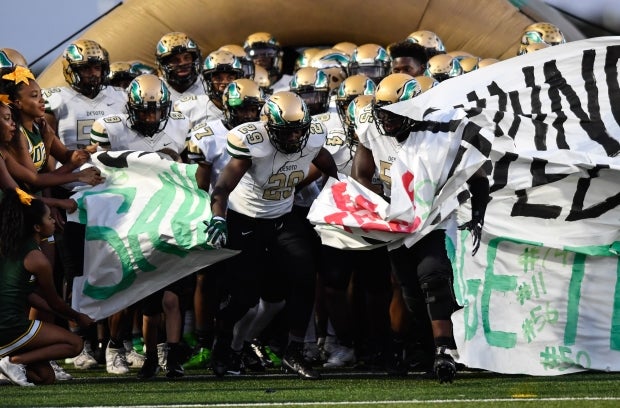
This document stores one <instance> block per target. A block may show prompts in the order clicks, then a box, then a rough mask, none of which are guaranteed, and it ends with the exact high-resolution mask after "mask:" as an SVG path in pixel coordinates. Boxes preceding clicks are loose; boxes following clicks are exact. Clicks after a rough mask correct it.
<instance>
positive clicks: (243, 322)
mask: <svg viewBox="0 0 620 408" xmlns="http://www.w3.org/2000/svg"><path fill="white" fill-rule="evenodd" d="M257 310H258V305H256V306H254V307H253V308H251V309H249V310H248V311H247V312H246V313H245V315H244V316H243V317H242V318H241V319H239V321H238V322H237V323H235V327H234V328H233V338H232V341H231V342H230V347H231V348H232V349H233V350H234V351H240V350H242V349H243V341H244V340H245V339H246V337H247V335H248V331H249V330H250V328H251V326H252V322H253V321H254V318H255V317H256V312H257Z"/></svg>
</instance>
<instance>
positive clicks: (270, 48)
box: [243, 32, 284, 83]
mask: <svg viewBox="0 0 620 408" xmlns="http://www.w3.org/2000/svg"><path fill="white" fill-rule="evenodd" d="M243 49H244V50H245V53H246V54H247V56H248V57H249V58H250V59H251V60H252V61H253V62H254V65H260V66H262V67H263V68H265V69H266V70H267V72H268V73H269V76H270V78H271V82H272V83H274V82H276V81H277V80H278V79H280V77H281V76H282V56H283V55H284V52H283V51H282V47H280V43H279V42H278V40H276V39H275V37H274V36H273V35H271V34H270V33H265V32H258V33H253V34H250V35H249V36H248V37H247V38H246V39H245V42H244V43H243Z"/></svg>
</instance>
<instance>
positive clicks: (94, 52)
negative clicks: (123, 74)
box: [62, 40, 110, 96]
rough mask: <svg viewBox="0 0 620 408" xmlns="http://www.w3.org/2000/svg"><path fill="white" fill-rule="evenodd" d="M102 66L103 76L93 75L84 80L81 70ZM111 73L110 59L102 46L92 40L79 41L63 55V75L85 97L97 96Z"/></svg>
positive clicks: (70, 46) (72, 44) (68, 47)
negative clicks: (87, 67)
mask: <svg viewBox="0 0 620 408" xmlns="http://www.w3.org/2000/svg"><path fill="white" fill-rule="evenodd" d="M93 65H94V66H97V65H98V66H100V67H101V76H100V77H97V76H96V75H91V76H90V77H88V78H82V77H81V75H80V74H79V70H80V69H81V68H82V67H86V66H93ZM109 72H110V57H109V55H108V52H107V51H106V50H105V48H103V47H102V46H101V45H99V44H98V43H96V42H95V41H91V40H77V41H74V42H72V43H71V44H69V45H68V46H67V48H65V50H64V52H63V53H62V73H63V75H64V77H65V81H67V83H68V84H69V85H70V86H71V87H72V88H73V89H75V90H76V91H78V92H79V93H81V94H84V95H93V96H94V95H97V94H98V93H99V91H100V90H101V89H102V88H103V86H104V80H105V78H106V77H107V76H108V74H109Z"/></svg>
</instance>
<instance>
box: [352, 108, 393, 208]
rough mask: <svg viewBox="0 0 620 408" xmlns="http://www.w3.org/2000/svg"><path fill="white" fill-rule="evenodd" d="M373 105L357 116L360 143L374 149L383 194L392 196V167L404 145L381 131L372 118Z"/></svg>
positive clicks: (357, 131)
mask: <svg viewBox="0 0 620 408" xmlns="http://www.w3.org/2000/svg"><path fill="white" fill-rule="evenodd" d="M371 109H372V106H371V105H367V106H365V107H364V108H363V109H362V110H361V111H360V113H359V115H358V116H357V117H356V118H355V124H356V133H357V137H358V138H359V143H360V144H362V145H363V146H364V147H365V148H367V149H369V150H370V151H372V156H373V159H374V162H375V170H377V171H378V173H379V179H380V180H381V184H382V185H383V194H384V195H385V196H386V197H390V194H391V186H392V179H391V177H390V167H391V166H392V163H394V161H396V157H397V156H398V152H399V151H400V149H401V147H402V145H401V144H400V143H398V141H397V140H396V138H395V137H391V136H385V135H382V134H381V133H379V130H378V129H377V127H376V126H375V123H374V120H373V118H372V111H371Z"/></svg>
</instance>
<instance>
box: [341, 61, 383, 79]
mask: <svg viewBox="0 0 620 408" xmlns="http://www.w3.org/2000/svg"><path fill="white" fill-rule="evenodd" d="M389 73H390V66H389V65H387V64H383V63H377V64H370V65H367V64H359V63H357V62H352V63H350V64H349V76H353V75H358V74H361V75H366V76H367V77H368V78H370V79H371V80H372V81H373V82H374V83H376V84H378V83H379V82H381V80H382V79H383V78H385V77H386V76H387V75H388V74H389Z"/></svg>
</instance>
